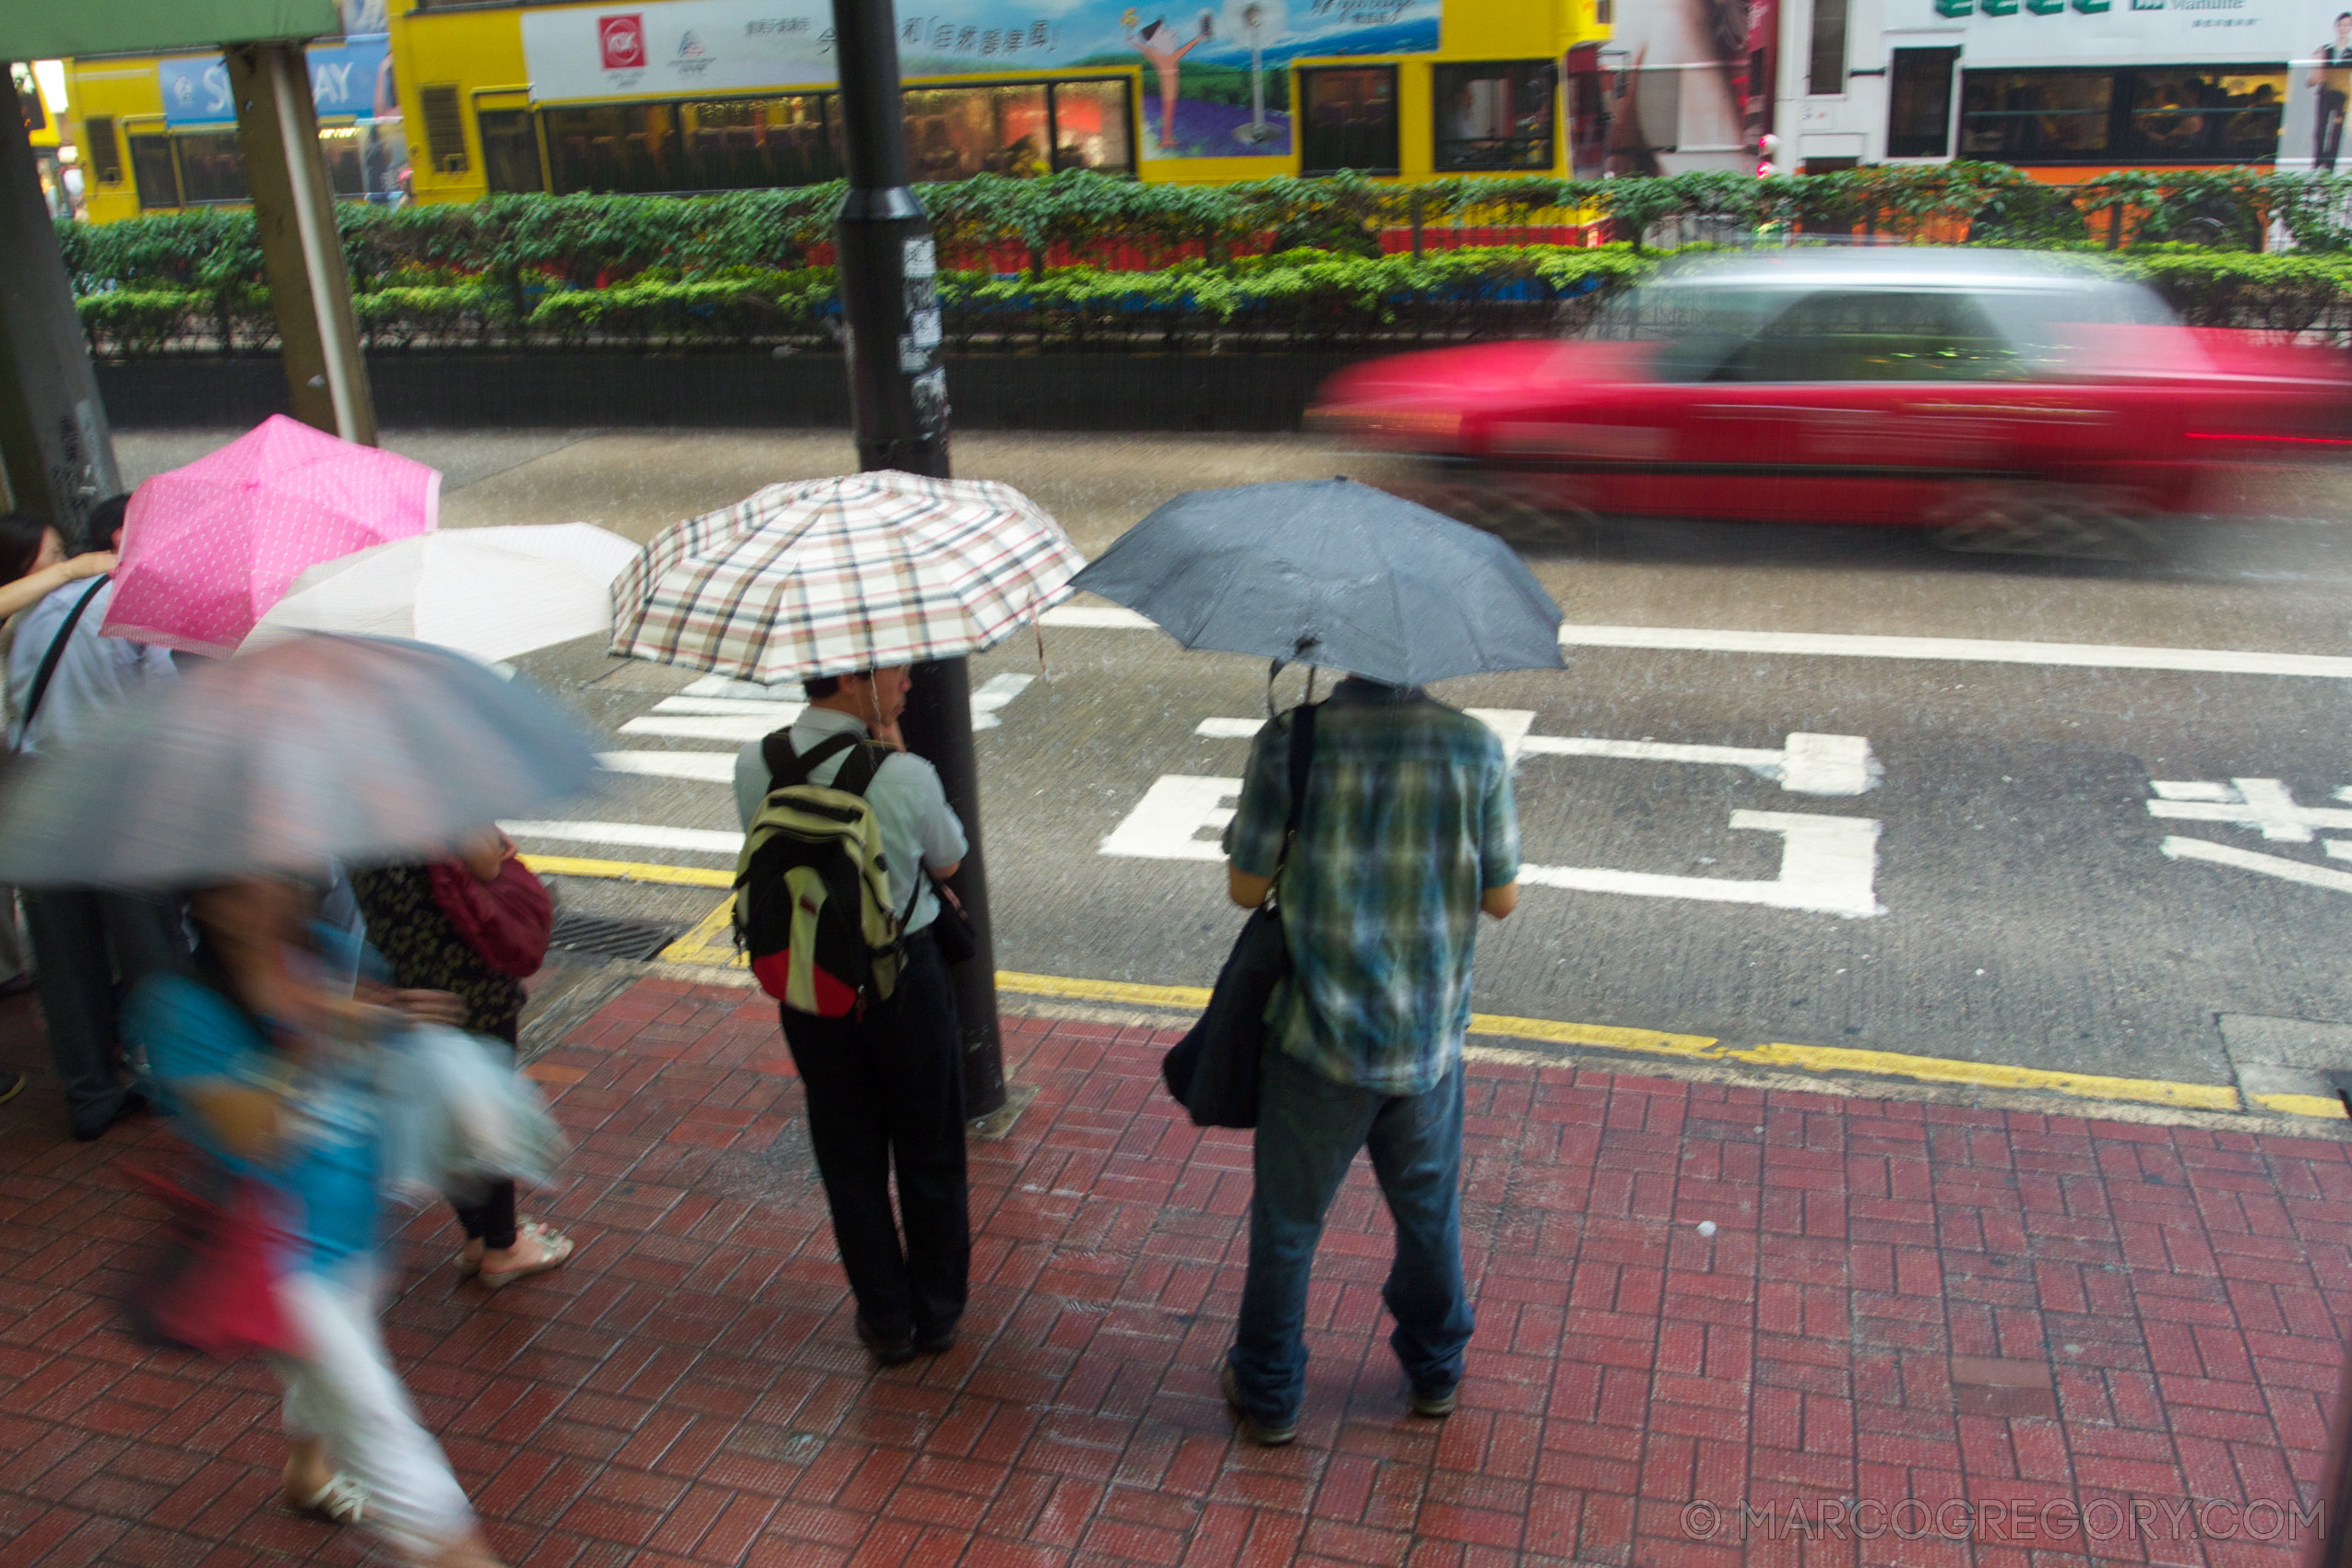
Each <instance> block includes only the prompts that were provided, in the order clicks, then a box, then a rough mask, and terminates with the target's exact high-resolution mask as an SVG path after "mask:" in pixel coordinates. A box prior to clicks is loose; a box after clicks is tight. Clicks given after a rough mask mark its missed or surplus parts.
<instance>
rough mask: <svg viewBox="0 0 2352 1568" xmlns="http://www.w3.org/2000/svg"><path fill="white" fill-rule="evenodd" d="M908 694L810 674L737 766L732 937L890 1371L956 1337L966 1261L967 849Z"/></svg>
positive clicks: (861, 1323) (861, 1315) (871, 1346)
mask: <svg viewBox="0 0 2352 1568" xmlns="http://www.w3.org/2000/svg"><path fill="white" fill-rule="evenodd" d="M910 684H911V683H910V682H909V678H908V674H907V671H906V670H905V669H904V668H897V669H888V670H870V671H860V672H858V673H856V674H849V675H827V676H820V677H816V678H814V679H811V680H809V681H806V682H804V683H803V685H804V687H805V689H806V691H807V693H808V698H809V706H808V707H807V709H806V710H805V711H804V712H803V713H802V716H801V717H800V719H798V720H797V721H795V722H794V723H793V724H792V726H791V727H790V729H789V730H779V731H777V732H776V733H774V734H772V735H769V736H767V737H766V738H765V739H763V740H759V741H754V742H752V743H750V744H749V745H747V746H745V747H744V748H743V749H742V753H741V754H739V755H738V756H737V757H736V759H735V803H736V807H737V809H738V811H739V812H740V813H741V814H742V821H743V828H744V832H745V834H746V835H747V837H746V841H745V846H744V853H743V858H742V862H741V864H740V866H739V868H738V873H737V877H736V897H737V909H736V921H737V925H738V929H739V930H740V931H741V932H742V933H743V937H744V940H745V943H746V945H747V946H748V948H749V950H750V953H751V957H752V967H753V970H754V973H755V974H756V975H757V976H758V978H759V980H760V983H761V984H762V986H763V987H765V988H766V990H767V992H769V994H771V995H773V996H775V997H777V998H778V1002H779V1003H780V1004H781V1005H780V1007H779V1012H780V1013H781V1015H782V1017H783V1023H784V1039H785V1042H786V1044H787V1045H789V1046H790V1049H791V1052H792V1063H793V1065H794V1066H795V1067H796V1068H798V1069H799V1071H800V1075H801V1082H802V1087H803V1088H804V1089H805V1090H806V1092H807V1096H808V1117H809V1142H810V1144H811V1146H813V1147H814V1151H815V1154H816V1165H817V1171H818V1174H819V1175H820V1176H822V1177H823V1178H824V1181H825V1195H826V1203H827V1205H828V1206H830V1207H831V1209H832V1211H833V1237H834V1241H835V1243H836V1244H837V1246H838V1247H839V1249H840V1253H841V1266H842V1269H843V1271H844V1272H845V1273H847V1274H848V1275H849V1289H850V1292H851V1294H852V1295H854V1296H855V1297H856V1298H857V1306H858V1320H857V1332H858V1337H859V1339H860V1340H861V1341H862V1342H863V1343H864V1345H865V1347H866V1348H867V1349H868V1350H869V1351H871V1352H872V1353H873V1358H874V1360H876V1361H878V1362H880V1363H881V1364H883V1365H884V1366H892V1365H896V1364H897V1363H898V1362H901V1361H904V1360H909V1359H910V1358H912V1357H914V1356H916V1355H935V1354H937V1353H939V1352H940V1351H943V1350H945V1349H946V1348H948V1347H949V1346H951V1345H953V1344H954V1343H955V1341H956V1321H957V1319H958V1318H959V1317H961V1315H962V1314H963V1311H964V1297H965V1289H966V1282H967V1277H968V1274H969V1271H970V1263H971V1229H970V1221H969V1218H968V1213H967V1211H966V1206H965V1176H964V1066H963V1046H962V1040H961V1037H960V1035H959V1033H958V1031H957V1028H956V1001H955V995H954V992H952V991H950V989H949V987H948V980H947V969H946V965H945V963H944V961H943V960H942V958H941V956H940V952H939V947H938V944H937V942H936V940H935V939H934V934H933V932H932V925H933V923H934V922H935V921H937V920H938V918H939V893H938V892H937V891H935V890H934V888H933V885H932V881H933V879H939V880H943V881H944V879H945V878H948V877H951V876H953V875H955V874H956V867H957V866H959V865H961V864H962V863H963V859H964V854H965V850H966V849H967V847H968V845H967V841H966V839H965V837H964V827H963V824H962V823H960V822H958V821H957V820H956V814H955V812H954V811H953V810H951V809H950V808H949V806H948V804H947V796H946V792H945V791H944V790H943V789H942V788H941V786H940V782H939V775H938V773H937V771H936V770H934V769H933V768H932V766H931V764H930V763H928V762H925V761H924V760H923V759H922V758H921V757H919V756H915V755H913V754H909V752H907V751H906V750H905V749H904V746H903V743H902V742H901V741H900V740H899V737H898V715H899V714H900V713H901V712H902V711H903V710H904V709H905V707H906V704H907V692H908V690H909V685H910ZM894 1164H895V1165H896V1167H897V1173H898V1206H897V1214H896V1215H895V1216H894V1214H893V1212H892V1208H891V1203H890V1172H891V1169H892V1166H893V1165H894ZM901 1222H903V1225H904V1240H903V1244H902V1241H901V1233H900V1223H901Z"/></svg>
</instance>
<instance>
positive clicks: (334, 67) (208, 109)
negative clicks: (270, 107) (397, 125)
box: [156, 33, 400, 129]
mask: <svg viewBox="0 0 2352 1568" xmlns="http://www.w3.org/2000/svg"><path fill="white" fill-rule="evenodd" d="M387 42H388V41H387V40H386V38H385V36H384V35H383V34H382V33H377V34H374V36H372V37H365V38H346V39H342V40H339V41H338V42H333V43H314V44H312V45H311V47H310V52H309V58H310V95H311V101H313V102H314V103H315V104H316V105H317V107H318V117H319V118H320V119H322V120H329V119H339V118H342V117H344V116H347V115H348V116H350V117H352V118H355V119H361V120H374V119H380V118H397V117H398V114H399V113H400V100H399V97H398V94H396V93H395V92H394V91H393V90H392V66H391V54H390V52H389V50H388V49H387V47H386V44H387ZM156 74H157V76H158V77H159V78H160V85H161V87H162V89H163V120H164V123H165V124H166V125H171V126H172V127H173V128H174V129H178V128H182V127H186V128H189V129H194V128H196V127H197V126H201V125H234V124H236V120H237V105H236V101H235V100H234V99H232V97H231V96H230V94H229V66H228V64H227V63H226V62H225V61H223V60H222V59H221V58H220V55H218V54H176V55H166V56H164V57H163V58H162V59H161V60H160V61H158V62H157V63H156Z"/></svg>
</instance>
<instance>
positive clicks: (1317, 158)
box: [1299, 65, 1397, 174]
mask: <svg viewBox="0 0 2352 1568" xmlns="http://www.w3.org/2000/svg"><path fill="white" fill-rule="evenodd" d="M1299 87H1300V93H1299V97H1300V100H1301V102H1302V103H1303V104H1304V105H1305V107H1306V116H1307V119H1306V131H1305V134H1304V136H1303V137H1301V143H1302V146H1301V153H1302V157H1301V163H1302V164H1303V167H1302V168H1301V170H1300V171H1299V172H1301V173H1302V174H1336V173H1337V172H1339V171H1341V170H1342V169H1352V170H1354V171H1355V172H1357V173H1359V174H1394V173H1396V169H1397V162H1396V66H1394V65H1347V66H1337V67H1324V68H1322V69H1317V70H1312V71H1310V70H1301V72H1300V73H1299Z"/></svg>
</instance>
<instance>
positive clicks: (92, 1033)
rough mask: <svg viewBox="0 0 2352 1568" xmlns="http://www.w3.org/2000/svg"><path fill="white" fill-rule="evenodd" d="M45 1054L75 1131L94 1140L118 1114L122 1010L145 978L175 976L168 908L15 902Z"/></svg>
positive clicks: (181, 942) (54, 892) (181, 938)
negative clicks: (21, 905)
mask: <svg viewBox="0 0 2352 1568" xmlns="http://www.w3.org/2000/svg"><path fill="white" fill-rule="evenodd" d="M24 902H25V929H26V931H27V932H29V933H30V935H31V937H32V953H33V966H34V971H35V972H34V980H35V982H36V984H37V985H38V987H39V990H40V992H41V1014H42V1021H43V1022H44V1023H46V1024H47V1025H48V1027H49V1052H50V1057H51V1059H52V1060H53V1062H54V1063H56V1067H57V1076H58V1077H59V1078H61V1079H63V1080H64V1082H65V1109H66V1110H67V1111H69V1112H70V1113H71V1114H72V1116H73V1120H74V1131H75V1132H77V1133H79V1134H96V1133H100V1132H103V1131H104V1130H105V1128H106V1125H107V1123H110V1122H112V1121H113V1119H114V1115H115V1112H116V1111H120V1110H121V1109H122V1106H123V1096H124V1095H125V1093H126V1092H127V1090H126V1087H125V1084H124V1081H123V1074H122V1069H123V1066H124V1060H123V1035H122V1003H123V998H124V997H125V995H127V994H128V993H129V992H130V990H131V988H132V987H133V986H135V985H137V984H138V982H139V981H141V980H145V979H146V978H147V977H148V976H149V975H151V974H157V973H161V972H167V971H169V970H172V969H177V968H185V967H186V965H187V961H188V948H187V937H186V932H185V931H184V929H183V927H182V925H181V922H180V905H179V901H178V900H177V899H172V898H162V897H149V896H146V895H142V894H136V893H99V892H94V891H90V890H89V889H84V888H51V889H46V890H44V891H42V892H38V893H36V892H34V891H32V890H31V889H30V888H28V889H26V890H25V894H24Z"/></svg>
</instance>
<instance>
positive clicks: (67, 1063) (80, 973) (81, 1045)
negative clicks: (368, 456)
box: [8, 495, 187, 1142]
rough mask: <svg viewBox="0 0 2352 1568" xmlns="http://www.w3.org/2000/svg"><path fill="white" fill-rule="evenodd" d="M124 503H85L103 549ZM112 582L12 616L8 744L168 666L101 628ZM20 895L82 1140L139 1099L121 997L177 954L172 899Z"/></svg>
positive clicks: (123, 692)
mask: <svg viewBox="0 0 2352 1568" xmlns="http://www.w3.org/2000/svg"><path fill="white" fill-rule="evenodd" d="M129 504H130V498H129V497H128V496H122V495H118V496H116V497H114V498H113V500H111V501H107V502H104V503H101V505H99V506H98V508H97V509H96V510H95V511H93V512H92V513H91V514H90V519H89V524H90V531H91V533H92V534H93V535H94V536H97V537H100V538H105V539H107V540H109V541H110V542H109V546H108V548H110V549H114V550H119V549H121V548H122V543H123V514H124V512H125V509H126V508H127V507H128V505H129ZM113 592H114V588H113V579H112V577H110V576H101V577H98V578H96V579H95V580H93V581H90V582H75V583H67V584H66V585H65V587H63V588H57V589H54V590H53V591H52V592H51V593H50V595H49V596H48V597H47V598H46V599H43V600H42V601H41V602H40V603H38V604H36V605H34V606H33V607H32V608H31V609H30V610H28V611H26V612H24V613H23V614H22V615H20V616H18V619H17V623H16V632H15V636H14V638H13V640H12V641H11V642H10V644H9V647H8V708H9V711H10V712H11V713H12V714H14V715H15V719H16V721H15V725H14V728H13V730H12V732H11V734H10V737H9V738H10V740H11V742H13V743H14V746H15V749H16V750H17V751H18V752H20V753H24V752H36V751H41V750H44V749H49V748H59V747H64V746H68V745H71V744H72V743H73V742H75V741H77V740H78V739H79V738H80V737H82V736H83V735H86V734H88V733H89V732H90V731H92V730H93V729H95V728H97V727H98V726H100V725H102V724H103V723H104V722H105V719H106V715H107V712H108V711H109V710H110V709H112V708H113V707H116V706H118V705H119V704H121V703H122V702H124V701H125V700H126V699H128V698H129V697H131V696H133V695H137V693H138V692H140V691H142V690H144V689H146V688H148V686H150V685H152V684H153V683H157V682H159V681H169V680H172V678H173V677H174V676H175V674H176V673H177V671H176V670H175V669H174V667H173V665H172V654H171V650H170V649H168V648H163V647H152V646H149V645H147V644H143V643H135V642H128V641H125V640H124V639H123V638H121V637H102V636H99V627H100V626H101V625H102V624H104V623H105V620H106V607H107V604H108V603H109V602H110V600H112V599H113ZM23 897H24V908H25V930H26V932H27V933H28V934H29V935H30V937H31V938H32V952H33V966H34V979H35V983H36V984H37V985H38V986H39V988H40V992H41V1012H42V1019H43V1020H44V1021H45V1022H46V1023H47V1025H48V1028H49V1051H50V1056H51V1059H52V1060H53V1062H54V1063H55V1065H56V1068H57V1076H58V1077H59V1078H60V1079H62V1080H63V1081H64V1084H65V1108H66V1111H67V1112H68V1113H69V1115H70V1116H71V1118H72V1120H73V1127H74V1136H76V1137H77V1138H79V1139H81V1140H83V1141H84V1142H89V1140H91V1139H93V1138H97V1137H100V1136H101V1135H103V1134H104V1133H105V1132H106V1129H107V1128H109V1127H112V1126H113V1124H114V1123H117V1122H120V1121H122V1120H123V1119H124V1118H125V1117H126V1116H131V1115H135V1114H137V1112H138V1111H140V1110H142V1109H144V1108H145V1106H146V1104H147V1099H146V1097H145V1096H144V1095H142V1094H141V1093H140V1092H139V1091H138V1090H137V1088H134V1087H131V1086H130V1085H128V1084H126V1083H125V1082H124V1077H123V1074H124V1068H125V1061H124V1051H123V1038H122V1032H121V1028H120V1012H121V1004H122V999H123V998H124V997H125V996H127V995H128V994H129V993H130V991H131V988H132V987H133V986H135V985H137V983H138V982H139V981H140V980H144V979H145V978H147V976H148V975H150V974H154V973H157V972H159V971H161V970H166V969H170V968H174V967H176V966H178V965H179V964H181V963H182V962H184V960H185V958H186V956H187V939H186V936H185V934H184V931H183V929H182V922H181V918H180V909H179V905H178V903H177V901H176V900H172V899H165V898H161V897H154V896H151V895H146V894H137V893H116V892H102V891H100V890H98V889H95V888H80V887H72V888H58V887H50V888H42V889H40V890H38V891H35V890H33V889H30V888H28V889H26V890H25V892H24V895H23Z"/></svg>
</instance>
